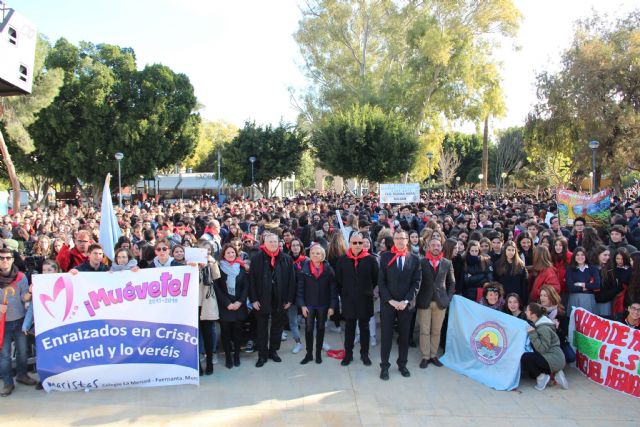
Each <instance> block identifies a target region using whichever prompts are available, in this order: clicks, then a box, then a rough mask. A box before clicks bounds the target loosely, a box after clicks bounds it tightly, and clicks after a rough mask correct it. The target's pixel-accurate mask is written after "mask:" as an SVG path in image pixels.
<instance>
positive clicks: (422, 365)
mask: <svg viewBox="0 0 640 427" xmlns="http://www.w3.org/2000/svg"><path fill="white" fill-rule="evenodd" d="M429 363H431V360H429V359H422V360H421V361H420V369H427V366H429Z"/></svg>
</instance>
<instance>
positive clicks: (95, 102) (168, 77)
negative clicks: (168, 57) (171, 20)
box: [29, 39, 200, 196]
mask: <svg viewBox="0 0 640 427" xmlns="http://www.w3.org/2000/svg"><path fill="white" fill-rule="evenodd" d="M46 65H47V67H49V68H51V67H59V68H61V69H62V70H63V71H64V85H63V86H62V88H61V90H60V94H59V95H58V96H57V97H56V98H55V100H54V101H53V103H52V104H51V105H49V106H48V107H47V108H45V109H43V110H41V111H40V114H39V115H38V119H37V121H36V122H35V123H33V125H31V127H30V128H29V132H30V134H31V135H32V137H33V140H34V144H35V151H34V152H33V153H32V154H33V156H32V158H33V160H34V167H36V168H38V169H39V170H42V171H44V173H45V174H46V175H47V176H51V177H53V178H54V179H55V180H56V181H58V182H60V183H63V184H76V183H81V184H82V183H86V184H93V185H94V196H95V195H96V194H97V193H98V191H99V189H100V188H101V185H100V183H101V182H102V181H103V180H104V177H105V175H106V174H107V173H109V172H111V173H113V172H114V171H115V169H116V162H115V160H114V154H115V153H116V152H118V151H120V152H122V153H124V160H123V161H122V168H121V169H122V182H123V184H133V183H135V182H137V181H138V179H139V178H140V176H141V175H142V176H149V175H153V174H154V172H155V171H156V170H158V169H162V168H166V167H168V166H171V165H174V164H176V163H177V162H180V161H181V160H182V159H184V158H185V157H186V156H187V155H188V154H189V153H191V151H192V149H193V148H194V146H195V144H196V141H197V138H198V124H199V122H200V117H199V115H198V114H197V113H194V109H195V108H196V106H197V101H196V97H195V95H194V92H193V86H192V85H191V83H190V82H189V79H188V78H187V76H185V75H184V74H176V73H174V72H173V71H171V69H169V68H168V67H166V66H164V65H160V64H154V65H147V66H146V67H145V68H144V69H142V70H141V71H138V70H137V68H136V63H135V54H134V52H133V50H132V49H130V48H120V47H118V46H112V45H107V44H101V45H93V44H91V43H86V42H81V43H80V45H79V46H78V47H76V46H74V45H73V44H71V43H69V42H68V41H67V40H65V39H60V40H58V41H57V42H56V44H55V46H54V47H53V49H52V50H51V52H50V53H49V55H48V57H47V60H46Z"/></svg>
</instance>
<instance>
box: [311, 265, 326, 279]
mask: <svg viewBox="0 0 640 427" xmlns="http://www.w3.org/2000/svg"><path fill="white" fill-rule="evenodd" d="M309 267H310V268H311V274H313V277H315V278H316V279H319V278H320V276H322V272H323V271H324V262H323V263H321V264H320V268H318V269H316V267H315V266H314V265H313V261H310V262H309Z"/></svg>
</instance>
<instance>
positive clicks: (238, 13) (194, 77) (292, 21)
mask: <svg viewBox="0 0 640 427" xmlns="http://www.w3.org/2000/svg"><path fill="white" fill-rule="evenodd" d="M4 1H5V3H7V4H8V5H9V6H10V7H12V8H14V9H16V10H17V11H18V12H20V13H21V14H23V15H24V16H26V17H27V18H28V19H29V20H31V21H32V22H33V23H34V24H35V25H36V27H37V28H38V30H39V31H40V32H41V33H43V34H45V35H46V36H48V37H49V39H50V40H51V41H52V42H54V41H55V40H57V39H58V38H60V37H65V38H67V39H68V40H69V41H71V42H73V43H78V42H79V41H81V40H84V41H90V42H93V43H96V44H98V43H109V44H115V45H119V46H121V47H131V48H133V49H134V51H135V53H136V59H137V64H138V67H139V68H143V67H144V65H146V64H153V63H162V64H164V65H167V66H169V67H170V68H171V69H173V70H174V71H176V72H181V73H185V74H186V75H188V76H189V78H190V80H191V83H192V84H193V85H194V87H195V93H196V96H197V97H198V100H199V102H200V103H201V104H202V105H203V106H204V107H203V109H202V110H201V114H202V116H203V117H204V118H205V119H208V120H224V121H227V122H230V123H233V124H235V125H237V126H240V127H241V126H242V125H243V123H244V122H245V121H246V120H255V121H256V122H257V123H258V124H267V123H271V124H277V123H278V122H279V121H280V120H285V121H290V122H292V121H294V120H295V118H296V116H297V110H296V109H295V108H294V107H293V106H292V102H291V99H290V94H289V90H288V89H289V88H290V87H293V88H296V89H301V88H303V87H304V86H305V84H306V80H305V77H304V73H303V71H302V69H301V67H300V64H301V63H302V60H301V57H300V54H299V50H298V47H297V45H296V43H295V41H294V39H293V36H292V35H293V33H295V31H296V30H297V28H298V21H299V19H300V17H301V14H300V10H299V0H270V1H266V0H230V1H229V0H226V1H222V0H209V1H204V0H155V1H150V0H126V1H125V0H110V1H106V0H57V1H53V0H4ZM515 3H516V5H517V7H518V8H519V9H520V11H521V12H522V14H523V20H522V23H521V26H520V30H519V32H518V36H517V37H516V39H515V40H513V41H509V42H507V43H504V44H503V46H502V48H501V49H500V50H498V51H497V52H496V59H497V60H499V61H500V62H501V63H502V76H503V91H504V93H505V97H506V105H507V113H506V116H505V117H504V118H502V119H499V120H495V121H494V123H493V128H494V129H498V128H506V127H510V126H519V125H522V124H523V123H524V120H525V118H526V115H527V113H528V112H529V110H530V109H531V107H532V106H533V105H534V104H535V102H536V93H535V76H536V74H537V73H539V72H541V71H545V70H549V71H556V70H557V69H558V68H559V62H560V56H561V53H562V51H563V50H564V49H566V48H567V47H568V46H569V45H570V43H571V39H572V36H573V32H574V22H575V21H576V20H577V19H579V18H584V17H587V16H590V15H591V14H592V12H593V11H597V12H599V13H606V14H609V15H610V16H621V14H624V13H625V12H628V11H630V10H632V9H633V7H634V6H635V7H639V6H638V2H637V0H635V1H632V0H554V1H551V0H535V1H534V0H515ZM514 47H517V49H515V48H514ZM456 127H457V128H458V129H460V130H466V131H473V124H469V123H467V124H464V123H462V124H457V125H456Z"/></svg>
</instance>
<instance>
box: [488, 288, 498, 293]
mask: <svg viewBox="0 0 640 427" xmlns="http://www.w3.org/2000/svg"><path fill="white" fill-rule="evenodd" d="M487 292H498V288H487Z"/></svg>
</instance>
